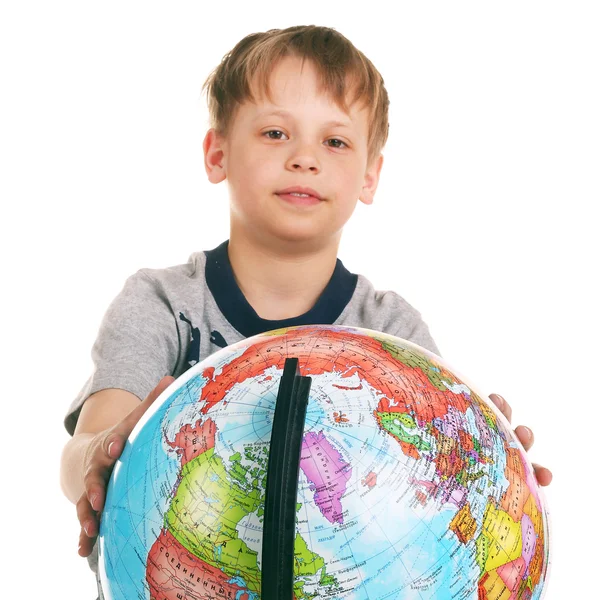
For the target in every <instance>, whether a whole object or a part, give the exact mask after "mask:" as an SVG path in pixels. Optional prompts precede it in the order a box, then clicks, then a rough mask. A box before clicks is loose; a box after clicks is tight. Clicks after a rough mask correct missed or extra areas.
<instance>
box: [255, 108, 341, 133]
mask: <svg viewBox="0 0 600 600" xmlns="http://www.w3.org/2000/svg"><path fill="white" fill-rule="evenodd" d="M262 117H284V118H286V117H292V118H293V117H294V115H292V113H290V112H288V111H287V110H272V111H268V112H266V111H265V112H260V113H258V114H257V115H256V117H254V121H258V119H260V118H262ZM324 125H325V127H347V128H349V129H351V128H352V123H350V122H349V121H327V123H324Z"/></svg>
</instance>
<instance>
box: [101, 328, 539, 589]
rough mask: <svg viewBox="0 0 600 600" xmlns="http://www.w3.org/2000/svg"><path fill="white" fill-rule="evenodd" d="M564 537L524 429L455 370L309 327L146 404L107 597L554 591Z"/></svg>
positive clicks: (119, 471) (108, 510) (413, 350)
mask: <svg viewBox="0 0 600 600" xmlns="http://www.w3.org/2000/svg"><path fill="white" fill-rule="evenodd" d="M548 534H549V531H548V513H547V509H546V506H545V503H544V500H543V497H542V494H541V491H540V488H539V486H538V484H537V482H536V479H535V475H534V472H533V468H532V467H531V464H530V463H529V460H528V458H527V456H526V453H525V451H524V449H523V448H522V446H521V445H520V443H519V442H518V441H517V439H516V437H515V435H514V434H513V432H512V430H511V428H510V425H509V424H508V422H507V421H506V419H505V418H504V416H503V415H501V414H500V412H499V411H498V410H497V409H496V408H495V407H494V406H493V405H492V403H491V402H489V401H488V400H486V399H484V398H482V397H481V396H479V395H478V394H477V392H476V391H475V390H474V389H473V388H472V387H471V386H470V385H469V384H467V382H466V381H465V380H464V378H462V377H461V378H459V377H458V376H457V374H456V372H455V371H454V370H453V369H452V368H451V367H450V366H449V365H448V364H446V362H444V361H443V360H442V359H441V358H440V357H438V356H436V355H435V354H433V353H431V352H429V351H427V350H425V349H423V348H420V347H419V346H417V345H415V344H412V343H410V342H408V341H405V340H402V339H399V338H396V337H392V336H389V335H386V334H383V333H380V332H376V331H371V330H366V329H359V328H351V327H338V326H324V325H313V326H302V327H294V328H288V329H279V330H276V331H271V332H268V333H264V334H261V335H257V336H254V337H252V338H248V339H246V340H243V341H241V342H238V343H236V344H233V345H231V346H229V347H227V348H223V349H222V350H220V351H218V352H216V353H215V354H213V355H211V356H210V357H208V358H207V359H206V360H204V361H203V362H201V363H200V364H197V365H195V366H194V367H192V368H191V369H189V370H188V371H187V372H186V373H184V374H183V375H182V376H181V377H179V379H177V380H176V381H175V382H174V383H173V384H172V385H171V386H170V387H169V388H168V389H167V390H165V391H164V392H163V394H162V395H161V396H160V397H159V398H158V399H157V400H156V401H155V402H154V404H153V405H152V406H151V407H150V409H149V410H148V411H147V412H146V414H145V415H144V417H143V418H142V420H141V421H140V422H139V423H138V425H137V426H136V428H135V429H134V431H133V432H132V434H131V436H130V438H129V440H128V442H127V444H126V446H125V449H124V451H123V454H122V456H121V458H120V459H119V461H118V462H117V464H116V466H115V469H114V471H113V474H112V476H111V480H110V482H109V485H108V492H107V498H106V505H105V509H104V513H103V515H102V521H101V527H100V536H99V569H100V581H101V585H102V590H103V593H104V596H105V598H107V600H131V599H138V598H139V599H143V598H144V599H153V600H154V599H156V600H176V599H184V600H200V599H202V600H203V599H209V598H210V599H221V598H223V599H234V600H259V599H262V600H274V599H275V598H278V600H292V598H294V599H295V600H309V599H310V600H313V599H314V600H324V599H330V600H331V599H339V600H367V599H369V600H383V599H384V598H385V599H390V600H391V599H403V600H404V599H408V600H411V599H419V600H426V599H434V598H435V599H436V600H457V599H458V600H466V599H477V600H538V599H540V598H542V597H543V594H544V589H545V584H546V579H547V572H548V567H549V562H550V552H549V538H548ZM288 576H289V588H286V587H285V585H287V584H286V577H288ZM286 589H289V593H287V592H282V590H286ZM286 593H287V597H286V595H285V594H286Z"/></svg>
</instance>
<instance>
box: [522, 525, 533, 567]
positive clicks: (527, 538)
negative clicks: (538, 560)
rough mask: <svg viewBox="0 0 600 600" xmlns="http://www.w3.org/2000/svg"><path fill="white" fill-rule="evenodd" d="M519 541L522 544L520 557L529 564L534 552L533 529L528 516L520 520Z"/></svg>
mask: <svg viewBox="0 0 600 600" xmlns="http://www.w3.org/2000/svg"><path fill="white" fill-rule="evenodd" d="M521 540H522V543H523V544H522V547H523V550H522V552H521V555H522V556H523V558H524V560H525V562H526V563H527V564H529V563H530V562H531V559H532V558H533V553H534V552H535V528H534V526H533V522H532V520H531V519H530V518H529V515H523V518H522V519H521Z"/></svg>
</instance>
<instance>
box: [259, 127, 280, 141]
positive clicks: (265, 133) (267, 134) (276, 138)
mask: <svg viewBox="0 0 600 600" xmlns="http://www.w3.org/2000/svg"><path fill="white" fill-rule="evenodd" d="M270 133H280V134H282V135H285V133H283V131H279V129H271V130H269V131H265V132H264V133H263V135H266V136H268V137H269V139H271V140H279V139H281V138H279V137H271V136H270V135H269V134H270Z"/></svg>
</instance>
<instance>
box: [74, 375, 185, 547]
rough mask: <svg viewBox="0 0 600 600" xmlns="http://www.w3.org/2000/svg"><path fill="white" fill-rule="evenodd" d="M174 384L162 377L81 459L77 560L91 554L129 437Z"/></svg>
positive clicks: (93, 441)
mask: <svg viewBox="0 0 600 600" xmlns="http://www.w3.org/2000/svg"><path fill="white" fill-rule="evenodd" d="M173 381H175V378H174V377H170V376H169V377H163V378H162V379H161V380H160V382H159V383H158V385H157V386H156V387H155V388H154V389H153V390H152V391H151V392H150V394H148V396H147V397H146V399H145V400H144V401H143V402H140V404H139V406H136V407H135V408H134V409H133V410H132V411H131V412H130V413H129V414H128V415H127V416H126V417H125V418H124V419H123V420H122V421H121V422H119V423H117V424H116V425H114V426H113V427H111V428H110V429H106V430H104V431H101V432H99V433H97V434H96V435H95V436H94V437H93V438H92V439H91V441H90V443H89V445H88V447H87V450H86V453H85V456H84V459H83V469H84V478H83V484H84V487H85V491H84V492H83V494H82V495H81V497H80V498H79V500H78V501H77V518H78V519H79V523H80V524H81V533H80V534H79V556H89V555H90V554H91V553H92V548H93V547H94V543H95V541H96V537H97V536H98V531H99V527H100V515H101V513H102V509H103V508H104V501H105V499H106V486H107V484H108V480H109V478H110V474H111V473H112V470H113V467H114V465H115V462H116V461H117V459H118V458H119V456H121V452H123V448H124V447H125V442H126V441H127V438H128V437H129V434H130V433H131V432H132V431H133V428H134V427H135V426H136V424H137V422H138V421H139V420H140V419H141V418H142V415H143V414H144V413H145V412H146V411H147V410H148V408H149V407H150V405H151V404H152V403H153V402H154V400H156V398H158V396H160V394H161V393H162V392H163V391H164V390H165V389H166V388H167V387H168V386H169V385H171V383H173Z"/></svg>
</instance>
